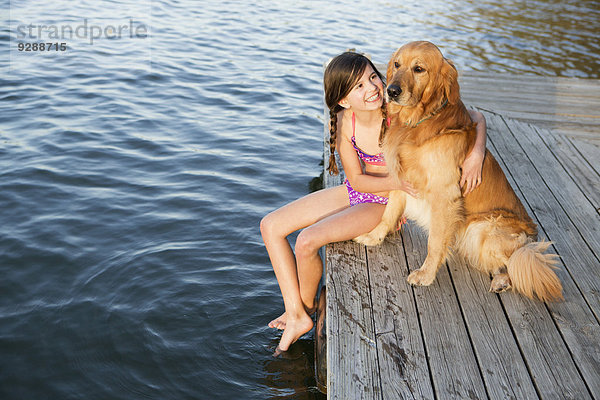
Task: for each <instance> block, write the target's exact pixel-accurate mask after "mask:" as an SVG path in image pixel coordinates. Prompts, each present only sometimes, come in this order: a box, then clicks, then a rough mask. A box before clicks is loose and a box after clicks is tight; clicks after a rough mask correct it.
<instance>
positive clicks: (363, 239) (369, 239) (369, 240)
mask: <svg viewBox="0 0 600 400" xmlns="http://www.w3.org/2000/svg"><path fill="white" fill-rule="evenodd" d="M383 239H385V236H384V237H378V236H376V235H373V234H371V233H365V234H363V235H360V236H357V237H355V238H354V239H352V240H354V241H355V242H356V243H360V244H364V245H365V246H377V245H378V244H381V242H383Z"/></svg>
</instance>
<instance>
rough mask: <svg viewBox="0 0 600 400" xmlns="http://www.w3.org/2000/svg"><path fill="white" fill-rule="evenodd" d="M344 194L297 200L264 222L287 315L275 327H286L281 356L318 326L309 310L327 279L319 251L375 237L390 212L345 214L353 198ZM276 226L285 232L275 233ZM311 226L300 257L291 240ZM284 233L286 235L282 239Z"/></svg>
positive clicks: (376, 208)
mask: <svg viewBox="0 0 600 400" xmlns="http://www.w3.org/2000/svg"><path fill="white" fill-rule="evenodd" d="M338 188H340V189H337V188H333V189H331V192H329V193H323V192H325V191H322V192H317V193H314V195H315V196H312V195H309V196H307V197H305V198H302V199H300V200H297V201H296V202H294V203H291V204H290V205H288V206H286V207H283V208H281V209H279V210H277V211H275V212H274V213H272V214H270V215H269V216H267V217H265V219H264V220H263V222H261V232H262V234H263V239H264V240H265V245H266V247H267V251H268V252H269V256H270V258H271V263H272V264H273V269H274V270H275V275H276V277H277V281H278V283H279V287H280V289H281V293H282V296H283V300H284V305H285V310H286V312H285V317H284V318H282V317H280V319H285V321H282V320H280V321H279V322H277V320H275V321H272V324H274V325H278V324H279V325H285V326H284V331H283V334H282V337H281V340H280V342H279V346H278V350H281V351H285V350H287V349H288V347H289V346H290V345H291V344H292V343H294V342H295V341H296V340H298V338H299V337H300V336H302V335H304V334H305V333H306V332H308V331H309V330H310V329H311V328H312V326H313V322H312V319H311V318H310V317H309V315H308V314H307V312H306V308H308V309H310V308H312V307H314V297H315V294H316V289H317V286H318V284H319V281H320V279H321V275H322V268H323V267H322V262H321V259H320V257H319V255H318V250H319V249H320V248H321V247H322V246H323V245H325V244H327V243H332V242H337V241H343V240H349V239H352V238H354V237H356V236H358V235H360V234H362V233H365V232H368V231H370V229H372V228H373V227H375V226H376V225H377V223H378V222H379V220H380V219H381V215H382V214H383V211H384V209H385V207H384V206H382V205H380V204H361V205H358V206H355V207H352V208H348V207H345V208H344V207H342V208H340V207H339V205H340V204H342V205H343V204H346V205H347V204H348V197H347V192H346V189H345V187H343V186H342V187H338ZM311 196H312V198H309V197H311ZM300 221H301V222H300ZM276 222H280V223H281V224H283V226H282V227H280V228H282V229H281V230H279V231H277V232H274V231H275V230H276V228H275V226H274V225H276ZM305 226H308V228H307V229H305V230H303V231H302V232H301V233H300V235H299V236H298V239H297V241H296V256H294V253H293V252H292V249H291V247H290V245H289V243H288V242H287V239H286V236H287V234H289V233H291V232H293V231H295V230H297V229H301V228H302V227H305ZM285 228H287V229H285ZM282 232H285V234H284V235H282ZM284 242H285V243H284ZM296 262H297V264H296Z"/></svg>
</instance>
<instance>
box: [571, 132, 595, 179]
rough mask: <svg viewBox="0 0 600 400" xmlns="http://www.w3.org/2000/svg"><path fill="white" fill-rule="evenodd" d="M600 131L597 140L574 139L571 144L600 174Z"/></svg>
mask: <svg viewBox="0 0 600 400" xmlns="http://www.w3.org/2000/svg"><path fill="white" fill-rule="evenodd" d="M599 139H600V130H598V131H597V132H596V140H590V139H572V140H571V142H572V143H573V145H574V146H575V147H576V148H577V150H579V153H580V154H581V155H582V156H583V157H584V158H585V160H586V161H587V162H588V163H589V164H590V165H591V167H592V168H593V169H594V170H595V171H596V173H598V174H600V140H599Z"/></svg>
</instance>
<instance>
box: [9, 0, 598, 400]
mask: <svg viewBox="0 0 600 400" xmlns="http://www.w3.org/2000/svg"><path fill="white" fill-rule="evenodd" d="M2 4H3V6H2V21H3V23H2V30H1V33H0V35H1V38H2V40H1V41H0V51H1V54H2V57H1V58H0V63H1V64H0V71H1V75H0V141H1V147H0V174H1V178H0V201H1V206H2V207H1V211H0V215H1V219H0V254H1V262H0V277H1V278H0V398H2V399H86V400H89V399H141V398H148V399H314V398H321V397H320V395H319V394H318V393H317V390H316V388H315V381H314V378H313V369H312V368H313V367H312V362H313V354H312V346H313V342H312V336H311V335H307V336H306V337H305V338H303V339H301V340H300V341H299V342H298V344H296V345H294V346H293V347H292V349H291V350H290V352H289V353H288V354H286V355H285V356H284V357H282V358H276V359H275V358H273V357H272V356H271V354H272V352H273V350H274V348H275V346H276V344H277V342H278V340H279V334H278V332H276V331H273V330H271V329H269V328H267V327H266V324H267V322H268V321H270V320H271V319H272V318H274V317H275V316H277V315H279V313H281V312H282V309H283V305H282V302H281V297H280V294H279V289H278V286H277V283H276V281H275V277H274V275H273V273H272V269H271V266H270V264H269V261H268V257H267V254H266V251H265V250H264V247H263V244H262V240H261V238H260V233H259V228H258V225H259V221H260V219H261V217H262V216H263V215H265V214H266V213H268V212H269V211H271V210H272V209H274V208H276V207H279V206H281V205H283V204H285V203H286V202H289V201H291V200H293V199H295V198H298V197H300V196H302V195H304V194H306V193H308V191H309V189H308V184H309V182H310V181H311V179H312V178H314V177H316V176H318V175H319V173H320V171H321V168H322V167H321V166H319V162H320V161H321V158H322V135H323V117H322V115H323V111H322V110H323V100H322V71H323V63H324V62H325V61H326V60H327V59H329V58H330V57H332V56H334V55H336V54H338V53H340V52H342V51H344V50H345V49H347V48H356V49H357V50H360V51H364V52H367V53H369V54H371V56H372V58H373V60H374V61H375V62H378V63H385V62H386V61H387V58H388V57H389V56H390V55H391V53H392V52H393V51H394V50H395V49H396V48H397V47H398V46H399V45H401V44H403V43H405V42H407V41H410V40H417V39H426V40H431V41H434V42H435V43H437V44H438V45H439V46H440V47H441V48H442V50H443V52H444V53H445V55H446V56H448V57H449V58H451V59H453V60H454V62H455V63H456V65H457V66H458V68H459V70H467V71H469V70H477V71H495V72H510V73H524V74H539V75H549V76H556V75H558V76H573V77H580V78H594V79H598V78H599V77H600V71H599V69H600V68H599V66H600V55H599V54H600V48H599V47H600V45H599V39H598V21H599V20H600V12H599V9H598V3H597V2H596V1H574V2H570V3H569V4H564V2H563V1H558V0H556V1H541V0H537V1H531V2H523V1H508V2H507V1H500V0H496V1H494V0H478V1H474V0H473V1H439V0H424V1H420V2H415V3H414V4H413V3H411V2H389V1H359V2H354V1H352V2H351V1H342V2H336V5H333V2H331V4H330V3H327V4H325V2H317V1H303V0H300V1H295V2H273V1H265V0H258V1H254V2H252V3H247V2H236V1H227V0H222V1H215V0H207V1H191V0H179V1H177V0H152V1H143V0H142V1H126V2H117V1H108V0H103V1H100V0H82V1H77V2H75V1H33V0H31V1H27V0H20V1H18V0H12V1H9V2H7V1H4V2H3V3H2ZM69 32H71V34H70V35H69ZM84 33H85V35H84ZM39 42H48V43H55V45H53V46H54V47H51V48H50V50H48V49H46V50H45V51H40V50H39V48H38V50H37V51H19V43H22V47H23V50H25V46H29V49H30V50H32V43H39ZM60 43H66V49H61V46H60Z"/></svg>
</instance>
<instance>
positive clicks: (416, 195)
mask: <svg viewBox="0 0 600 400" xmlns="http://www.w3.org/2000/svg"><path fill="white" fill-rule="evenodd" d="M400 190H403V191H405V192H406V193H408V194H409V195H411V196H412V197H414V198H415V199H417V198H419V192H417V191H416V190H415V188H414V187H412V185H411V184H410V182H408V181H401V182H400Z"/></svg>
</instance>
